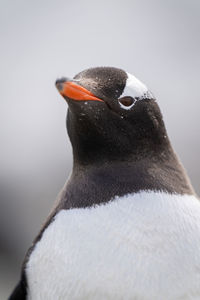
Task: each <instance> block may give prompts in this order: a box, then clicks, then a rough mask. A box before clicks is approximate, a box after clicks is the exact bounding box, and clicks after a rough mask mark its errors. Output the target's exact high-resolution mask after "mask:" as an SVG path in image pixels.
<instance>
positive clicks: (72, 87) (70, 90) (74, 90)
mask: <svg viewBox="0 0 200 300" xmlns="http://www.w3.org/2000/svg"><path fill="white" fill-rule="evenodd" d="M56 87H57V89H58V91H59V93H60V94H61V95H62V96H63V97H67V98H70V99H73V100H77V101H86V100H94V101H101V102H104V101H103V100H101V99H100V98H97V97H96V96H95V95H94V94H92V93H91V92H90V91H88V90H87V89H85V88H84V87H82V86H80V85H78V84H76V83H74V82H72V81H63V80H62V79H61V80H57V81H56Z"/></svg>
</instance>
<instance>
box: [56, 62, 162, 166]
mask: <svg viewBox="0 0 200 300" xmlns="http://www.w3.org/2000/svg"><path fill="white" fill-rule="evenodd" d="M56 87H57V89H58V91H59V92H60V94H61V95H62V96H63V97H64V98H65V100H66V101H67V103H68V106H69V109H68V117H67V129H68V134H69V137H70V140H71V143H72V147H73V153H74V158H75V161H79V162H81V163H83V164H89V163H92V162H93V161H95V162H99V163H103V162H107V161H113V160H114V161H116V160H120V161H123V160H133V159H139V158H140V157H142V156H143V155H148V153H151V152H152V151H153V152H154V151H158V150H159V148H160V147H161V146H162V145H163V143H166V141H167V139H166V131H165V127H164V123H163V120H162V115H161V113H160V110H159V107H158V105H157V103H156V100H155V98H154V96H153V94H152V93H151V92H150V91H149V90H148V88H147V87H146V86H145V85H144V84H143V83H142V82H140V81H139V80H138V79H137V78H136V77H135V76H133V75H131V74H129V73H127V72H125V71H123V70H121V69H118V68H113V67H97V68H90V69H87V70H84V71H82V72H80V73H79V74H77V75H76V76H75V77H74V78H73V79H69V78H66V77H63V78H61V79H58V80H57V81H56Z"/></svg>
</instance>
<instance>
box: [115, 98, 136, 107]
mask: <svg viewBox="0 0 200 300" xmlns="http://www.w3.org/2000/svg"><path fill="white" fill-rule="evenodd" d="M118 101H119V104H120V106H121V107H123V108H125V109H130V108H131V107H132V106H133V105H134V104H135V101H136V100H135V99H134V98H132V97H130V96H126V97H122V98H119V99H118Z"/></svg>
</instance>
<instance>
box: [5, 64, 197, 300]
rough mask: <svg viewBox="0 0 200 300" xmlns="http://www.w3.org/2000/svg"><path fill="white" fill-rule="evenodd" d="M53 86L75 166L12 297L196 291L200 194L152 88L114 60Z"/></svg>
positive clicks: (134, 298)
mask: <svg viewBox="0 0 200 300" xmlns="http://www.w3.org/2000/svg"><path fill="white" fill-rule="evenodd" d="M56 86H57V88H58V90H59V92H60V94H61V95H62V96H63V97H64V98H65V100H66V101H67V103H68V107H69V108H68V116H67V130H68V134H69V137H70V140H71V143H72V147H73V171H72V174H71V176H70V178H69V180H68V181H67V183H66V185H65V186H64V188H63V190H62V192H61V194H60V198H59V201H58V204H57V205H56V207H55V209H54V210H53V212H52V213H51V215H50V216H49V218H48V220H47V222H46V224H45V226H44V227H43V228H42V230H41V232H40V233H39V235H38V236H37V238H36V239H35V241H34V243H33V245H32V246H31V248H30V249H29V251H28V253H27V255H26V258H25V261H24V264H23V268H22V276H21V280H20V282H19V284H18V285H17V287H16V288H15V290H14V292H13V294H12V295H11V297H10V299H21V300H22V299H29V300H44V299H46V300H57V299H59V300H65V299H69V300H77V299H90V300H95V299H97V300H101V299H114V300H122V299H126V300H176V299H177V300H179V299H180V300H183V299H185V300H186V299H192V300H195V299H196V300H197V299H200V203H199V200H198V198H197V196H196V195H195V193H194V190H193V188H192V186H191V184H190V181H189V179H188V177H187V175H186V173H185V171H184V169H183V167H182V165H181V163H180V161H179V160H178V158H177V156H176V154H175V153H174V151H173V149H172V146H171V144H170V141H169V138H168V136H167V133H166V129H165V126H164V123H163V119H162V115H161V112H160V109H159V107H158V104H157V102H156V100H155V97H154V96H153V94H152V93H151V92H150V91H149V90H148V89H147V87H146V86H145V85H144V84H143V83H142V82H140V81H139V80H138V79H137V78H135V77H134V76H133V75H131V74H129V73H127V72H125V71H123V70H121V69H117V68H112V67H98V68H91V69H88V70H85V71H83V72H81V73H79V74H78V75H76V76H75V77H74V79H71V80H70V79H68V78H62V79H59V80H57V81H56Z"/></svg>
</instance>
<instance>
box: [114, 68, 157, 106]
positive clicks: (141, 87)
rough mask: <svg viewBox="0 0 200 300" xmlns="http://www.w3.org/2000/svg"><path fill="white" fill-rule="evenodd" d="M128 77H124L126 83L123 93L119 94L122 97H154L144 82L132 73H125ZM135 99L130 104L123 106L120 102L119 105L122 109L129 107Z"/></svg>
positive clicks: (137, 98) (139, 98)
mask: <svg viewBox="0 0 200 300" xmlns="http://www.w3.org/2000/svg"><path fill="white" fill-rule="evenodd" d="M127 76H128V78H127V79H126V85H125V88H124V91H123V93H122V94H121V95H120V98H122V97H132V98H133V99H135V100H136V101H137V100H142V99H152V98H154V97H153V95H152V94H151V92H150V91H149V90H148V88H147V87H146V85H145V84H143V83H142V82H141V81H140V80H138V79H137V78H136V77H135V76H133V75H132V74H129V73H127ZM136 101H135V102H134V103H133V104H132V105H130V106H124V105H122V104H121V103H120V102H119V104H120V106H121V107H122V108H124V109H131V107H133V105H134V104H135V103H136Z"/></svg>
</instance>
